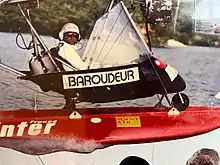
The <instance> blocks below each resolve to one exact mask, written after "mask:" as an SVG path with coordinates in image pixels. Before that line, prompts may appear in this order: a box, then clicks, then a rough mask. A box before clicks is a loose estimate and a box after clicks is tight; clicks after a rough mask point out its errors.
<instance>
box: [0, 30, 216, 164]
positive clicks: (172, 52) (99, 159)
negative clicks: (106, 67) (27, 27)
mask: <svg viewBox="0 0 220 165" xmlns="http://www.w3.org/2000/svg"><path fill="white" fill-rule="evenodd" d="M43 40H44V41H46V44H49V45H50V47H52V46H55V41H54V40H53V39H52V38H48V37H43ZM154 52H155V53H156V56H157V57H159V58H160V59H162V60H163V61H165V62H166V63H168V64H170V65H171V66H173V67H174V68H176V69H177V71H178V72H179V73H180V74H181V75H182V76H183V77H184V79H185V81H186V83H187V89H186V91H185V93H186V94H187V95H188V96H189V98H190V104H191V105H211V104H212V105H213V106H218V105H219V103H218V100H216V99H215V98H214V95H215V94H216V93H217V92H218V90H219V91H220V86H219V85H218V78H219V73H218V72H219V68H218V67H219V62H220V56H219V54H220V49H217V48H208V47H187V48H178V49H162V48H161V49H160V48H156V49H154ZM0 58H1V60H2V62H4V63H6V64H8V65H10V66H13V67H15V68H18V69H21V70H27V69H28V61H29V59H30V54H28V53H27V52H26V51H24V50H21V49H19V48H17V47H16V44H15V34H5V33H0ZM0 75H1V79H0V91H1V92H0V109H2V110H6V109H33V107H34V102H35V99H36V102H37V108H39V109H41V108H48V109H49V108H61V107H62V106H63V104H64V101H63V97H62V96H61V95H58V94H55V93H52V92H49V93H47V94H48V95H52V96H53V97H52V96H47V95H44V94H43V93H39V92H40V89H39V88H38V86H36V85H35V84H33V83H31V82H28V81H22V80H17V79H16V75H14V74H11V73H9V72H6V71H5V70H4V69H1V70H0ZM24 85H25V86H26V87H25V86H24ZM27 87H28V88H27ZM30 89H34V90H36V91H37V92H36V91H33V90H30ZM156 101H157V98H156V97H153V98H144V99H137V100H133V101H121V102H114V103H108V104H89V103H80V104H78V105H77V106H78V107H83V106H84V107H85V106H88V107H97V106H99V107H100V106H146V105H151V104H155V103H156ZM219 138H220V130H216V131H213V132H211V133H209V134H204V135H201V136H197V137H192V138H188V139H183V140H176V141H175V140H174V141H170V142H160V143H153V144H141V145H139V144H137V145H125V146H123V145H122V146H112V147H110V148H107V149H104V150H100V151H99V150H98V151H95V152H93V153H92V154H89V155H86V154H77V153H72V152H60V153H54V154H49V155H45V156H42V157H41V159H42V160H43V163H44V164H45V165H58V164H59V165H60V164H62V165H64V164H65V165H73V164H74V165H80V164H84V165H103V164H106V165H117V164H119V163H120V161H121V160H122V159H123V158H125V157H126V156H129V155H138V156H140V157H143V158H145V159H147V160H148V161H149V162H150V163H151V164H152V165H161V164H169V165H177V164H178V165H184V164H185V162H186V160H187V159H188V158H189V157H190V156H191V155H192V154H193V153H194V152H195V151H196V150H198V149H199V148H202V147H210V148H215V149H217V150H218V151H219V148H220V145H219V142H218V139H219ZM153 149H154V152H153ZM177 151H178V152H177ZM12 158H13V159H12ZM5 164H7V165H15V164H16V165H25V164H27V165H28V164H32V165H39V164H40V160H39V159H38V157H36V156H30V155H25V154H22V153H19V152H17V151H14V150H11V149H5V148H0V165H5Z"/></svg>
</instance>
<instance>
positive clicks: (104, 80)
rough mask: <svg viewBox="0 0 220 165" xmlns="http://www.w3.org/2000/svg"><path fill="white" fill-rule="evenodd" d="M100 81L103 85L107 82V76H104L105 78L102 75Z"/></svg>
mask: <svg viewBox="0 0 220 165" xmlns="http://www.w3.org/2000/svg"><path fill="white" fill-rule="evenodd" d="M104 77H105V79H104ZM101 81H102V83H103V84H105V83H107V81H108V77H107V74H105V76H104V75H103V74H101Z"/></svg>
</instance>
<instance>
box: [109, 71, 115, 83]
mask: <svg viewBox="0 0 220 165" xmlns="http://www.w3.org/2000/svg"><path fill="white" fill-rule="evenodd" d="M110 76H112V80H111V78H110ZM114 79H115V76H114V75H113V74H112V73H109V74H108V83H112V82H113V81H114Z"/></svg>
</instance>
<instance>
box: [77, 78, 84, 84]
mask: <svg viewBox="0 0 220 165" xmlns="http://www.w3.org/2000/svg"><path fill="white" fill-rule="evenodd" d="M80 83H82V86H84V81H83V77H82V76H79V77H77V86H79V85H80Z"/></svg>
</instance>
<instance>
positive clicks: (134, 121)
mask: <svg viewBox="0 0 220 165" xmlns="http://www.w3.org/2000/svg"><path fill="white" fill-rule="evenodd" d="M116 124H117V127H141V121H140V117H139V116H123V117H116Z"/></svg>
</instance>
